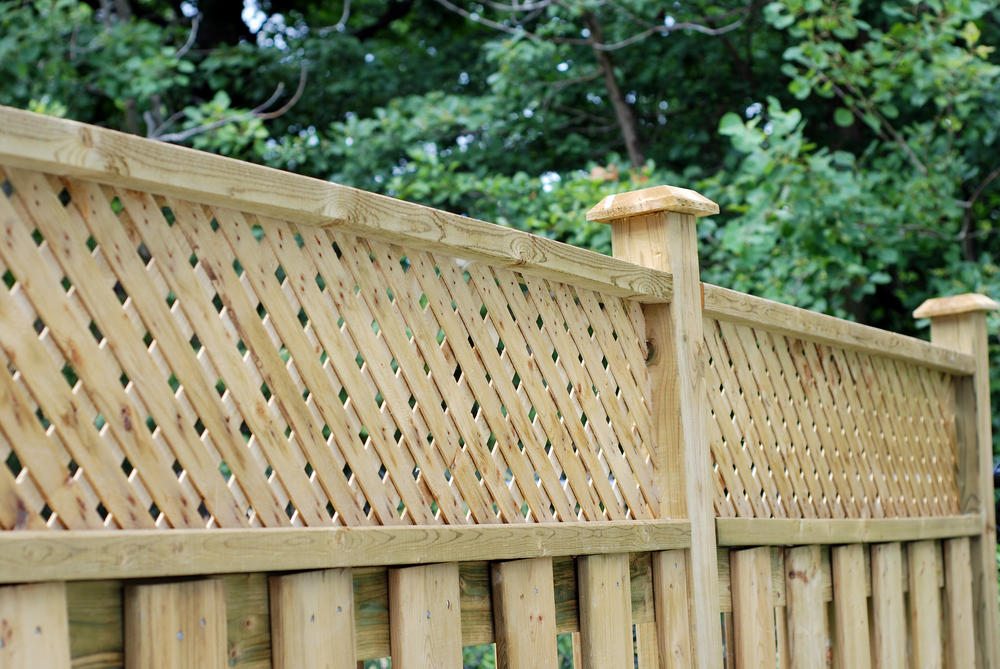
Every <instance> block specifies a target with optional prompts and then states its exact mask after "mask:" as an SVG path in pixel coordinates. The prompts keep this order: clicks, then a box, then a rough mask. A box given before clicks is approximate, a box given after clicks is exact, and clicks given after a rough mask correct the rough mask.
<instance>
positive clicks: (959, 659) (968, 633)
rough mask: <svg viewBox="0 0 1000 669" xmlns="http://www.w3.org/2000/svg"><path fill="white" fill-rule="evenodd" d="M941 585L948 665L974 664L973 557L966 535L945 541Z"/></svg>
mask: <svg viewBox="0 0 1000 669" xmlns="http://www.w3.org/2000/svg"><path fill="white" fill-rule="evenodd" d="M944 587H945V596H946V597H947V602H948V616H947V620H946V624H947V631H948V666H949V667H952V668H956V669H957V668H958V667H972V666H975V664H976V635H975V631H974V627H973V619H972V558H971V556H970V553H969V538H968V537H962V538H961V539H949V540H948V541H945V542H944Z"/></svg>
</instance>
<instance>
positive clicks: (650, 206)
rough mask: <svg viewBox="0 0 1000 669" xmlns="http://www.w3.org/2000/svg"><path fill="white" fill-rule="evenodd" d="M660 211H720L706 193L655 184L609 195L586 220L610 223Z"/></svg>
mask: <svg viewBox="0 0 1000 669" xmlns="http://www.w3.org/2000/svg"><path fill="white" fill-rule="evenodd" d="M658 211H676V212H679V213H682V214H692V215H694V216H696V217H701V216H711V215H712V214H718V213H719V205H717V204H715V203H714V202H712V201H711V200H709V199H708V198H707V197H705V196H704V195H701V194H700V193H696V192H695V191H693V190H688V189H687V188H677V187H676V186H654V187H652V188H643V189H642V190H634V191H630V192H628V193H619V194H617V195H609V196H607V197H606V198H604V199H603V200H601V201H600V202H599V203H598V204H597V206H595V207H594V208H593V209H591V210H590V211H588V212H587V220H588V221H594V222H596V223H610V222H611V221H614V220H616V219H622V218H631V217H632V216H641V215H643V214H652V213H655V212H658Z"/></svg>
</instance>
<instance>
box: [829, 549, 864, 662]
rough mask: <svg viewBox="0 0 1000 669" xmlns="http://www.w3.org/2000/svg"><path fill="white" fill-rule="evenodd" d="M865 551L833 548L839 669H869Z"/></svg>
mask: <svg viewBox="0 0 1000 669" xmlns="http://www.w3.org/2000/svg"><path fill="white" fill-rule="evenodd" d="M864 551H865V547H864V546H861V545H860V544H852V545H848V546H835V547H834V548H833V549H832V550H831V557H832V559H833V590H834V594H833V603H834V606H835V607H836V612H837V625H836V635H837V637H836V638H837V645H836V649H837V658H838V661H839V662H840V666H842V667H851V668H852V669H855V668H856V669H870V667H871V666H872V665H871V662H872V654H871V646H870V645H869V640H868V637H869V630H868V601H867V598H866V597H865V558H864Z"/></svg>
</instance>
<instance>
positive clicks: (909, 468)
mask: <svg viewBox="0 0 1000 669" xmlns="http://www.w3.org/2000/svg"><path fill="white" fill-rule="evenodd" d="M705 337H706V342H707V345H708V352H709V356H710V364H709V366H708V388H709V393H708V394H709V406H710V409H711V413H712V419H711V420H710V421H709V422H710V434H711V441H712V457H713V459H714V464H713V466H714V469H715V473H716V476H715V490H716V504H715V506H716V513H717V514H718V515H719V516H724V517H741V518H771V517H774V518H884V517H897V516H898V517H913V516H941V515H952V514H957V513H959V500H958V490H957V483H956V472H957V464H956V459H955V458H956V453H957V439H956V433H955V425H954V401H955V400H954V386H953V383H952V378H951V376H950V375H948V374H944V373H941V372H936V371H932V370H930V369H927V368H925V367H921V366H918V365H914V364H908V363H903V362H898V361H895V360H890V359H887V358H881V357H876V356H871V355H866V354H862V353H857V352H854V351H848V350H844V349H840V348H834V347H830V346H824V345H818V344H814V343H810V342H806V341H802V340H798V339H793V338H790V337H784V336H781V335H777V334H773V333H770V332H766V331H764V330H755V329H752V328H750V327H745V326H741V325H733V324H731V323H725V322H720V321H715V320H712V319H705Z"/></svg>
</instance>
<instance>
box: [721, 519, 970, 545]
mask: <svg viewBox="0 0 1000 669" xmlns="http://www.w3.org/2000/svg"><path fill="white" fill-rule="evenodd" d="M715 523H716V527H717V530H716V531H717V532H718V537H719V545H720V546H805V545H809V544H834V545H836V544H855V543H857V544H861V543H865V544H867V543H882V542H890V541H921V540H927V539H948V538H952V537H965V536H973V535H976V534H979V533H980V532H981V531H982V518H981V516H980V515H979V514H978V513H973V514H965V515H962V516H944V517H939V518H866V519H861V518H858V519H840V520H833V519H812V518H810V519H791V518H718V519H716V521H715Z"/></svg>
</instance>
